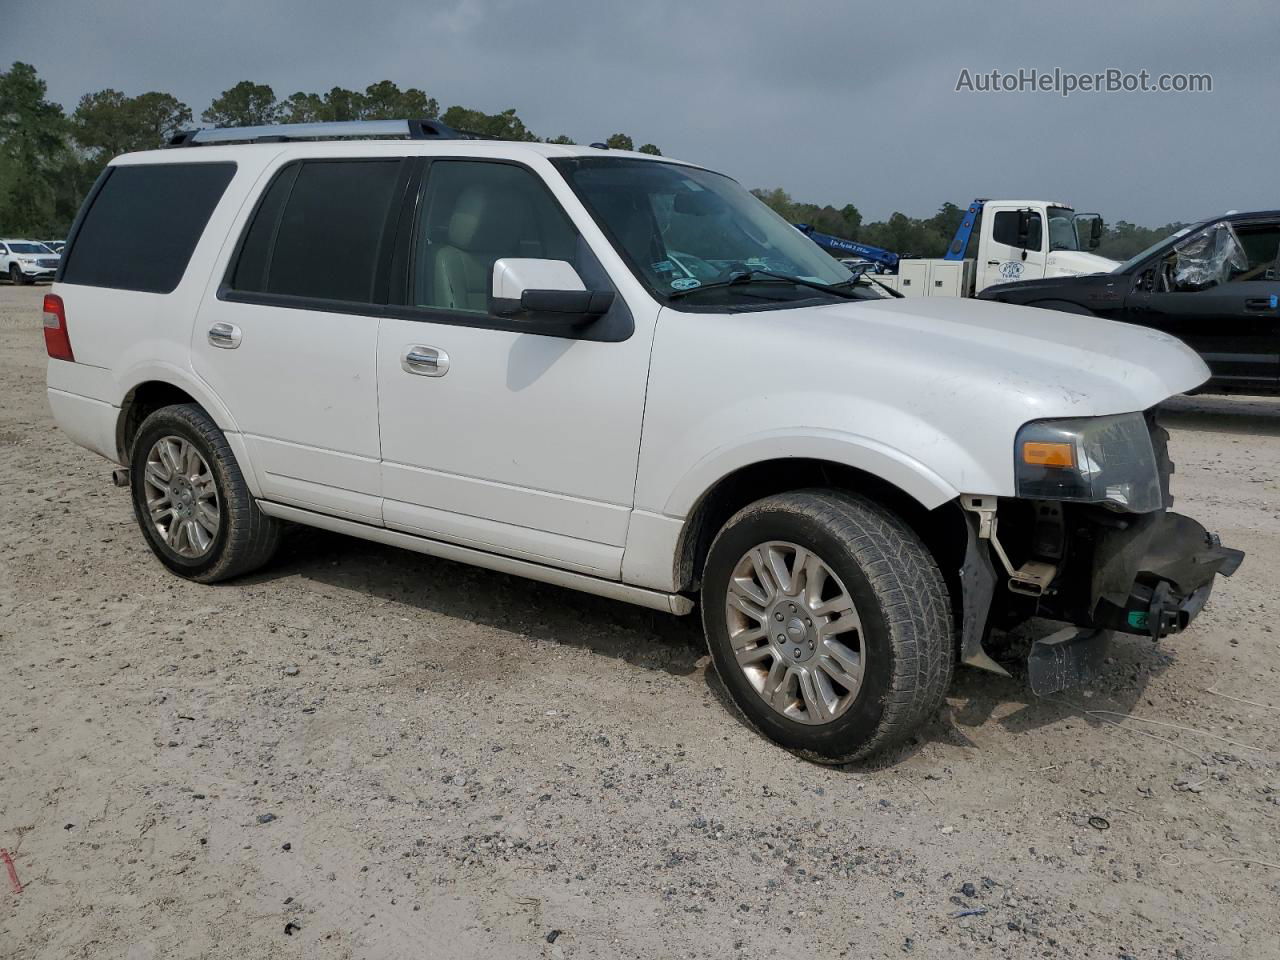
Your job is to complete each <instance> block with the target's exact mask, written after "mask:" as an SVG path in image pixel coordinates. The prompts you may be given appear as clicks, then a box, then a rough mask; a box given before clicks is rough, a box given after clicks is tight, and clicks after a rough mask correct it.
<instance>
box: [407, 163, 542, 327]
mask: <svg viewBox="0 0 1280 960" xmlns="http://www.w3.org/2000/svg"><path fill="white" fill-rule="evenodd" d="M531 214H532V211H531V210H530V209H529V202H528V198H527V197H526V196H524V195H523V192H522V191H519V190H512V189H497V190H495V189H493V188H491V187H490V188H485V187H481V186H471V187H467V188H465V189H464V190H463V191H462V192H461V193H459V194H458V198H457V200H456V202H455V203H454V208H453V212H452V214H451V215H450V217H449V224H448V228H447V230H446V233H445V237H444V242H443V243H441V244H440V245H439V247H438V248H437V249H436V251H435V257H434V266H433V276H432V301H433V306H438V307H444V308H446V309H452V310H478V311H484V310H487V309H488V302H489V285H490V282H491V280H490V275H491V274H492V272H493V262H494V261H495V260H497V259H498V258H499V257H509V256H525V257H536V256H540V255H541V252H540V247H541V245H540V244H539V243H537V233H536V232H535V230H536V228H535V225H534V223H533V218H532V215H531Z"/></svg>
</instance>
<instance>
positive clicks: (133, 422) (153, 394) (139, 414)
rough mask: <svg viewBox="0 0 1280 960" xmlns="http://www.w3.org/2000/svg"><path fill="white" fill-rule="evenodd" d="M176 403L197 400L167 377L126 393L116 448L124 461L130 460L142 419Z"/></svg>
mask: <svg viewBox="0 0 1280 960" xmlns="http://www.w3.org/2000/svg"><path fill="white" fill-rule="evenodd" d="M176 403H193V404H194V403H196V401H195V400H194V399H193V398H192V396H191V395H190V394H189V393H187V392H186V391H185V390H183V389H181V388H180V387H175V386H174V385H173V384H171V383H165V382H164V381H163V380H148V381H147V382H146V383H140V384H138V385H137V386H136V387H134V388H133V389H132V390H130V391H129V392H128V393H127V394H125V398H124V401H123V402H122V403H121V404H120V419H119V420H118V421H117V422H116V449H117V450H118V452H119V454H120V462H121V463H128V462H129V455H130V451H131V450H132V449H133V439H134V437H136V436H137V435H138V428H139V427H140V426H142V421H143V420H145V419H147V417H149V416H150V415H151V414H153V413H155V411H157V410H159V409H160V408H161V407H167V406H171V405H172V404H176ZM197 406H198V404H197Z"/></svg>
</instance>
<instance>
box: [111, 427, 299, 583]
mask: <svg viewBox="0 0 1280 960" xmlns="http://www.w3.org/2000/svg"><path fill="white" fill-rule="evenodd" d="M129 474H130V485H131V487H132V493H133V512H134V516H135V517H136V518H137V520H138V525H139V526H140V527H141V528H142V534H143V536H144V537H146V539H147V543H148V544H149V545H150V546H151V549H152V551H153V552H154V553H155V555H156V556H157V557H158V558H159V559H160V562H161V563H163V564H164V565H165V566H166V567H168V568H169V569H170V570H172V571H173V572H174V573H176V574H178V575H179V576H183V577H186V578H188V579H190V580H197V581H199V582H201V583H214V582H216V581H218V580H226V579H229V578H231V577H236V576H240V575H241V574H245V573H249V572H250V571H252V570H256V569H257V568H258V567H260V566H262V565H263V564H264V563H266V562H267V561H268V560H270V559H271V555H272V554H273V553H274V552H275V549H276V546H277V545H278V544H279V541H280V524H279V522H278V521H276V520H275V519H273V518H272V517H268V516H266V515H265V514H264V513H263V512H262V511H261V510H259V509H258V505H257V503H256V502H255V501H254V499H253V496H252V494H250V492H249V488H248V486H247V485H246V484H245V482H244V476H243V474H241V472H240V465H239V464H238V463H236V460H235V456H234V455H233V454H232V452H231V448H230V446H228V444H227V438H226V437H225V436H224V435H223V433H222V431H221V430H219V429H218V427H217V425H216V424H215V423H214V422H213V420H212V419H210V417H209V415H208V414H207V413H205V412H204V411H203V410H202V409H200V407H198V406H196V405H194V404H177V405H174V406H169V407H162V408H161V409H159V410H157V411H155V412H154V413H152V414H151V415H150V416H149V417H147V418H146V420H144V421H143V422H142V426H141V427H140V428H139V429H138V434H137V436H136V437H135V439H134V442H133V452H132V456H131V464H130V471H129Z"/></svg>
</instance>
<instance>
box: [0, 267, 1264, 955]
mask: <svg viewBox="0 0 1280 960" xmlns="http://www.w3.org/2000/svg"><path fill="white" fill-rule="evenodd" d="M41 293H42V289H41V288H35V289H32V288H12V287H9V286H8V285H4V286H0V372H2V376H0V664H2V666H3V669H0V748H2V749H0V756H2V757H3V763H2V764H0V846H3V847H5V848H7V849H8V850H9V851H10V852H11V853H12V857H13V861H14V864H15V868H16V871H17V874H18V876H19V877H20V878H21V880H22V882H23V883H24V884H25V888H24V889H23V891H22V893H21V894H15V893H13V892H11V890H10V888H9V884H8V883H7V882H6V879H5V874H4V869H3V867H2V866H0V956H3V957H6V958H35V957H41V958H57V960H64V958H72V957H94V958H109V957H128V958H130V960H146V958H184V957H215V956H216V957H224V956H234V957H245V958H257V957H276V956H280V957H290V956H306V957H308V958H339V957H360V958H364V957H397V958H399V957H437V956H439V957H446V956H447V957H450V958H470V957H475V958H486V960H487V958H495V957H497V958H516V960H518V958H537V957H554V958H560V957H643V958H657V957H661V958H669V957H743V958H757V957H766V956H778V957H806V958H825V957H844V956H848V957H859V958H873V957H895V958H897V957H904V956H906V957H910V956H917V957H952V956H956V957H961V956H964V957H970V956H982V957H988V956H1001V957H1003V956H1008V957H1031V956H1034V957H1080V958H1112V957H1114V958H1123V957H1133V958H1153V957H1183V958H1202V957H1246V956H1247V957H1250V958H1257V957H1264V956H1271V957H1275V956H1280V947H1277V943H1278V942H1280V938H1278V937H1277V935H1278V934H1280V921H1278V920H1277V911H1276V903H1277V896H1278V895H1280V752H1278V738H1277V734H1280V709H1277V708H1280V689H1277V680H1278V679H1280V676H1278V674H1277V666H1276V664H1277V654H1278V653H1280V634H1277V633H1276V632H1275V631H1274V628H1273V622H1274V621H1272V619H1271V618H1272V616H1274V615H1277V614H1280V601H1278V598H1277V595H1276V594H1277V589H1276V583H1277V576H1276V569H1277V563H1278V562H1280V478H1278V477H1277V469H1276V464H1277V461H1278V459H1280V456H1278V455H1280V401H1272V400H1257V399H1230V400H1229V399H1223V398H1212V397H1201V398H1193V399H1188V398H1179V399H1177V400H1175V401H1172V402H1170V403H1169V404H1168V410H1167V416H1166V423H1167V425H1168V426H1169V427H1170V428H1171V429H1172V431H1173V442H1172V450H1173V456H1174V459H1175V460H1176V461H1177V462H1178V472H1177V475H1176V476H1175V478H1174V481H1175V483H1174V492H1175V494H1176V495H1177V496H1178V498H1179V504H1180V507H1181V508H1182V509H1184V510H1185V511H1186V512H1188V513H1190V514H1192V515H1193V516H1195V517H1197V518H1198V519H1200V520H1202V521H1203V522H1205V523H1206V524H1207V525H1208V526H1209V527H1210V528H1212V529H1216V530H1218V531H1219V532H1220V533H1221V535H1222V538H1223V541H1224V542H1226V543H1227V544H1229V545H1234V546H1238V547H1242V548H1243V549H1245V550H1246V551H1247V552H1248V554H1249V556H1248V558H1247V560H1246V562H1245V565H1244V567H1243V568H1242V569H1241V571H1240V572H1239V573H1238V574H1237V575H1236V577H1235V578H1234V579H1231V580H1227V581H1221V580H1220V581H1219V586H1218V589H1217V592H1216V593H1215V594H1214V598H1213V600H1212V602H1211V604H1210V606H1209V607H1208V609H1207V610H1206V611H1205V613H1204V615H1203V616H1202V617H1201V618H1200V620H1199V621H1197V623H1196V624H1195V626H1194V627H1193V628H1192V629H1191V630H1190V631H1188V632H1187V633H1186V634H1185V635H1183V636H1181V637H1178V638H1175V639H1173V640H1172V641H1166V642H1165V643H1162V644H1161V645H1159V646H1154V645H1152V644H1151V643H1150V642H1147V641H1144V640H1141V639H1136V638H1127V639H1122V640H1119V641H1117V643H1116V644H1115V649H1114V658H1113V660H1112V661H1111V662H1110V663H1109V666H1108V671H1107V673H1106V676H1105V677H1104V678H1103V679H1102V680H1101V681H1100V682H1099V683H1097V684H1096V685H1095V686H1094V687H1093V688H1091V689H1089V690H1076V691H1073V692H1071V693H1070V694H1067V695H1063V696H1062V697H1061V698H1060V699H1054V700H1052V701H1044V700H1040V701H1038V700H1036V699H1035V698H1034V697H1032V696H1031V695H1030V693H1029V692H1028V691H1027V689H1026V687H1025V684H1024V682H1023V680H1024V677H1025V671H1023V670H1020V669H1019V668H1018V666H1017V665H1016V664H1013V665H1011V666H1012V668H1013V669H1014V671H1015V678H1014V679H1011V680H1005V679H1001V678H998V677H994V676H990V675H987V674H983V673H978V672H976V671H973V670H969V669H961V670H960V671H959V672H958V674H957V679H956V682H955V685H954V687H953V688H952V690H951V693H950V696H949V697H948V700H947V705H946V708H945V709H944V711H943V713H942V715H941V716H940V717H939V718H938V720H937V721H936V722H934V723H933V724H932V725H931V726H930V727H929V728H928V729H927V730H926V731H925V733H924V735H923V736H921V737H920V738H919V739H918V740H917V741H916V742H915V743H913V744H911V745H909V746H908V747H906V748H904V749H902V750H900V751H898V752H896V753H894V754H892V755H890V756H887V757H883V758H881V759H880V760H879V761H877V762H876V763H875V764H874V765H871V766H867V765H862V766H857V767H853V768H849V769H827V768H822V767H818V766H814V765H813V764H810V763H806V762H803V761H801V760H798V759H795V758H794V757H792V756H790V755H788V754H786V753H784V752H781V751H779V750H778V749H775V748H774V747H772V746H771V745H769V744H768V743H766V742H763V741H762V740H760V739H759V738H758V737H756V736H755V735H753V734H752V733H750V732H749V731H748V730H747V729H746V728H745V727H744V726H743V725H742V724H741V723H739V722H738V721H737V720H736V719H735V718H734V716H733V715H732V714H731V713H730V712H729V711H728V710H726V708H725V705H724V702H723V696H722V694H721V691H720V690H719V688H718V686H717V683H716V681H715V679H714V677H713V676H712V675H711V674H710V673H709V672H708V658H707V657H706V655H705V653H704V651H703V648H702V646H701V643H700V638H699V634H698V632H697V625H696V622H695V620H694V619H693V618H686V619H684V620H680V619H677V618H673V617H667V616H663V615H659V614H653V613H649V612H647V611H643V610H640V609H638V608H631V607H628V606H624V605H621V604H616V603H611V602H608V601H604V600H597V599H594V598H590V597H583V596H579V595H577V594H573V593H570V592H566V591H563V590H559V589H556V588H552V587H547V586H541V585H537V584H532V583H529V582H525V581H522V580H518V579H513V578H509V577H505V576H501V575H497V574H492V573H487V572H483V571H478V570H473V569H470V568H467V567H462V566H457V565H454V564H450V563H446V562H443V561H437V560H433V559H431V558H427V557H422V556H418V555H416V554H412V553H407V552H402V551H398V550H394V549H390V548H384V547H380V546H375V545H371V544H367V543H364V542H361V541H358V540H351V539H346V538H343V537H339V536H335V535H330V534H325V533H320V532H314V531H297V532H296V533H294V534H293V535H292V536H291V537H290V539H289V541H288V542H287V544H286V546H285V548H284V549H283V551H282V554H281V555H280V556H279V558H278V559H277V561H276V562H275V563H274V564H273V565H272V566H271V567H270V568H269V569H268V570H266V571H265V572H263V573H261V574H259V575H256V576H253V577H250V578H248V579H244V580H240V581H237V582H235V583H231V584H226V585H222V586H216V587H206V586H198V585H196V584H192V583H187V582H184V581H181V580H178V579H176V578H175V577H173V576H171V575H169V574H168V573H166V572H165V571H164V570H163V569H162V568H161V567H160V565H159V564H158V563H157V562H156V561H154V560H153V559H152V558H151V556H150V554H149V553H148V551H147V549H146V547H145V546H144V545H143V542H142V539H141V536H140V535H139V533H138V532H137V530H136V528H135V526H134V522H133V519H132V516H131V513H130V509H129V503H128V498H127V496H126V494H125V492H124V491H121V490H117V489H115V488H113V487H112V486H111V485H110V483H109V482H108V477H109V468H108V465H107V464H106V463H105V462H104V461H102V460H100V459H97V458H96V457H94V456H93V455H92V454H89V453H87V452H86V451H84V450H82V449H80V448H78V447H75V446H73V445H72V444H71V443H70V442H68V441H67V440H66V439H65V438H63V437H62V436H60V435H59V433H58V432H57V430H56V429H55V428H54V426H53V424H52V422H51V420H50V417H49V413H48V408H47V405H46V402H45V397H44V366H45V359H44V350H43V343H42V340H41V334H40V315H39V301H40V296H41ZM74 329H75V321H74V318H72V331H73V334H72V335H73V339H74ZM1211 691H1213V692H1211ZM1249 701H1252V703H1250V702H1249ZM1125 715H1131V716H1135V717H1143V718H1147V719H1148V720H1149V721H1150V722H1148V723H1137V722H1133V721H1126V720H1122V719H1121V718H1122V717H1123V716H1125ZM1170 725H1176V726H1170ZM1184 728H1190V729H1184ZM1091 818H1094V819H1092V821H1091ZM1096 818H1103V819H1101V820H1100V819H1096ZM1091 822H1092V824H1093V825H1091ZM1100 828H1105V829H1100ZM1246 860H1251V861H1259V862H1265V863H1268V864H1270V865H1260V864H1249V863H1246V862H1244V861H1246ZM966 914H968V915H966Z"/></svg>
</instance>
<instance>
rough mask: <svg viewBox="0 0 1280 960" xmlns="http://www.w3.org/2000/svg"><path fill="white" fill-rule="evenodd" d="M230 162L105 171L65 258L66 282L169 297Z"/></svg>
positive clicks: (219, 194) (222, 187) (226, 178)
mask: <svg viewBox="0 0 1280 960" xmlns="http://www.w3.org/2000/svg"><path fill="white" fill-rule="evenodd" d="M235 171H236V165H235V164H234V163H155V164H130V165H127V166H118V167H109V168H108V169H107V173H106V174H105V179H104V180H103V181H102V184H101V186H100V187H99V188H98V189H97V190H96V192H95V193H94V194H93V195H92V199H91V201H90V206H89V208H88V210H87V211H86V212H85V214H84V216H83V219H82V221H81V223H80V227H79V229H78V230H77V232H76V234H75V236H74V237H73V238H72V240H71V244H70V246H68V247H67V249H66V250H65V251H64V254H63V267H62V275H61V277H60V279H61V281H62V282H63V283H75V284H80V285H83V286H88V287H111V288H113V289H116V290H136V291H140V292H143V293H170V292H172V291H173V290H174V288H175V287H177V286H178V283H179V282H180V281H181V280H182V275H183V274H184V273H185V272H186V270H187V264H188V263H189V262H190V260H191V254H192V252H193V251H194V250H195V248H196V243H197V242H198V241H199V240H200V235H201V234H202V233H203V232H204V228H205V226H206V225H207V224H208V223H209V217H210V216H212V215H213V210H214V208H215V207H216V206H217V205H218V201H219V200H220V199H222V194H223V193H224V192H225V191H226V189H227V184H228V183H230V182H231V178H232V176H234V175H235Z"/></svg>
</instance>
